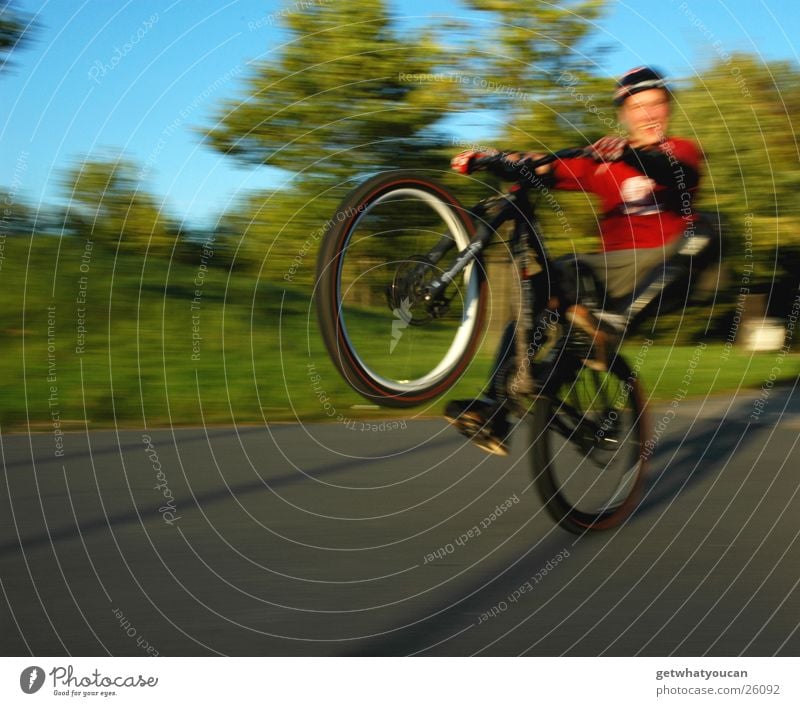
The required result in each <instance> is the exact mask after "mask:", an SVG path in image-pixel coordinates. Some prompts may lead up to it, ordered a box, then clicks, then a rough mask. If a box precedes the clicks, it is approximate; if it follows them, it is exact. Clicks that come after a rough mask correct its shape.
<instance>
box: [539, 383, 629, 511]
mask: <svg viewBox="0 0 800 706" xmlns="http://www.w3.org/2000/svg"><path fill="white" fill-rule="evenodd" d="M634 383H635V381H634V379H633V378H632V377H630V376H629V377H627V378H621V377H620V376H618V375H617V374H615V373H614V372H609V373H598V372H596V371H591V370H588V369H586V368H583V369H582V370H581V371H580V372H579V374H578V376H577V378H576V379H575V380H574V381H573V382H571V383H570V384H569V385H564V386H562V388H561V389H560V390H559V391H558V393H557V394H556V396H555V398H554V399H553V401H552V403H551V405H550V413H549V417H550V419H549V420H548V421H549V423H548V426H547V432H546V433H547V434H548V435H549V438H548V447H549V466H548V468H547V472H548V474H549V476H550V479H551V481H552V485H553V494H554V496H556V497H555V499H556V500H557V501H559V502H560V503H561V504H562V506H563V507H564V509H565V510H566V511H568V512H569V513H570V514H571V516H572V519H574V520H576V521H579V522H583V523H585V524H591V523H594V522H596V521H597V520H598V519H600V518H603V517H606V516H609V515H613V514H614V513H616V512H618V511H619V510H620V509H621V508H622V507H624V506H625V505H626V503H628V502H629V501H630V500H631V498H632V497H634V495H635V489H636V487H637V484H638V482H639V478H640V472H641V466H642V461H641V446H640V444H641V439H640V415H641V409H640V407H639V404H638V399H637V397H636V394H637V393H636V388H635V384H634Z"/></svg>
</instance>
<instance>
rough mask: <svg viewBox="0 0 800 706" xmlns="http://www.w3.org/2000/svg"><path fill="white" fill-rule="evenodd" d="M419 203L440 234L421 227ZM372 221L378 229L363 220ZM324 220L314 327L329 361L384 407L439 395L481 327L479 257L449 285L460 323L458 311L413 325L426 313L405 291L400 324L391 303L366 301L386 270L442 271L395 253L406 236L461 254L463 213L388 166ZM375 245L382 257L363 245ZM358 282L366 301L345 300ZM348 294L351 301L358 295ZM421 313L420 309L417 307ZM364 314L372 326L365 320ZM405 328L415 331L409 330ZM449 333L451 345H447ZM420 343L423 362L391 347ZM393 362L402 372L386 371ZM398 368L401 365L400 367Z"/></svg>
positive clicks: (435, 190) (445, 195)
mask: <svg viewBox="0 0 800 706" xmlns="http://www.w3.org/2000/svg"><path fill="white" fill-rule="evenodd" d="M398 204H399V206H398ZM426 209H429V210H430V213H431V214H432V215H430V218H431V219H432V220H436V219H437V218H440V219H441V221H442V223H443V224H444V226H446V231H445V232H444V235H442V233H435V232H433V229H429V228H428V227H427V222H426V221H425V218H427V217H428V214H427V211H426ZM384 211H385V212H386V213H384ZM395 211H396V212H397V216H396V217H394V212H395ZM417 211H418V212H419V215H418V216H417V220H418V221H419V222H420V223H421V224H422V223H423V222H424V225H425V227H423V226H422V225H419V227H418V230H419V232H416V231H415V228H417V226H416V225H415V222H414V218H413V217H412V215H411V214H412V212H413V213H414V214H416V213H417ZM370 214H371V215H370ZM370 218H373V219H374V220H375V221H376V223H377V224H378V225H379V226H380V227H377V226H375V225H374V224H372V225H370V224H369V219H370ZM331 222H332V223H333V225H332V227H331V228H330V229H329V230H328V232H327V233H326V234H325V236H324V239H323V242H322V245H321V247H320V251H319V255H318V260H317V282H316V291H315V297H316V303H317V318H318V322H319V328H320V332H321V334H322V338H323V341H324V343H325V347H326V349H327V351H328V353H329V355H330V358H331V360H332V361H333V364H334V366H335V367H336V368H337V370H338V371H339V373H340V374H341V375H342V377H343V378H344V379H345V381H346V382H347V383H348V385H350V387H352V388H353V389H354V390H355V391H356V392H358V393H359V394H360V395H362V396H363V397H365V398H366V399H367V400H369V401H370V402H373V403H375V404H379V405H381V406H385V407H401V408H402V407H412V406H415V405H420V404H423V403H425V402H427V401H429V400H431V399H433V398H435V397H437V396H439V395H441V394H442V393H444V392H446V391H447V390H448V389H450V387H452V386H453V384H455V382H456V381H457V380H458V379H459V378H460V376H461V375H462V374H463V373H464V371H465V369H466V368H467V366H468V365H469V363H470V361H471V360H472V358H473V356H474V355H475V352H476V350H477V347H478V344H479V339H480V334H481V332H482V330H483V321H484V317H485V309H486V302H485V300H486V278H485V273H484V271H483V267H482V265H481V263H480V262H477V261H476V262H475V263H473V264H471V265H469V266H468V268H467V269H466V270H465V271H464V273H463V274H462V275H461V279H460V280H459V282H460V284H461V286H460V287H459V282H456V283H454V284H451V285H450V286H451V287H453V286H455V288H456V290H457V294H458V295H459V297H460V298H459V297H455V296H454V299H456V298H459V301H458V302H457V304H460V306H461V309H462V310H463V311H462V314H461V319H460V320H459V318H458V317H459V314H458V312H455V313H453V314H452V315H451V316H446V317H442V321H441V322H429V323H428V324H422V325H420V324H418V323H416V324H414V326H413V327H412V326H409V325H408V324H409V323H414V321H415V319H414V317H415V316H419V317H420V318H424V317H423V316H422V315H421V314H417V313H415V312H414V311H413V308H414V307H413V306H412V305H411V304H410V303H409V302H410V297H408V298H406V299H404V300H403V302H402V303H403V304H404V305H406V308H407V311H406V314H407V316H406V318H409V317H410V318H409V321H405V322H404V323H405V328H403V325H402V324H403V322H402V321H401V322H400V324H399V325H398V309H397V308H395V309H394V310H393V309H392V308H391V305H390V306H385V304H384V305H383V309H381V306H380V305H378V304H375V303H374V302H372V299H373V298H374V296H375V295H376V290H377V289H378V288H379V286H384V285H385V284H386V282H387V281H389V280H391V277H392V273H394V276H395V278H396V277H397V272H398V270H400V268H403V267H405V268H409V267H411V266H412V265H413V266H415V267H418V268H421V269H422V270H424V271H425V273H426V274H427V275H430V274H431V273H441V271H442V269H441V267H436V266H428V265H427V264H425V263H424V262H423V263H422V264H421V265H420V264H419V263H420V261H421V255H420V253H412V252H396V250H402V248H403V246H404V245H405V244H406V243H408V242H409V241H411V242H414V243H416V242H417V240H420V239H425V240H426V241H427V240H428V239H431V240H432V239H435V238H436V237H438V238H442V237H452V240H453V247H454V248H456V249H457V250H463V249H464V248H465V247H466V246H467V245H468V244H469V241H470V240H471V239H472V238H473V237H474V235H475V228H474V225H473V222H472V218H471V217H470V215H469V213H468V212H467V211H466V210H465V209H464V208H463V207H462V206H461V204H460V203H459V202H458V200H457V199H456V198H455V197H454V196H453V195H452V194H451V193H449V192H448V191H447V190H446V189H445V188H444V187H443V186H441V185H440V184H438V183H437V182H435V181H434V180H432V179H430V178H428V177H426V176H422V175H418V174H413V173H409V172H404V171H392V172H386V173H383V174H379V175H376V176H374V177H371V178H369V179H367V180H366V181H364V182H363V183H362V184H360V185H359V186H358V187H356V188H355V189H354V190H353V191H352V192H351V193H350V194H349V195H348V196H347V197H346V198H345V199H344V201H343V202H342V204H341V205H340V207H339V210H338V211H337V212H336V214H335V215H334V217H333V218H332V219H331ZM370 228H372V230H370ZM429 230H430V231H431V232H428V231H429ZM362 231H363V232H362ZM378 247H383V248H384V249H386V250H387V252H388V255H385V256H384V255H376V254H375V253H374V252H372V251H371V250H370V248H371V249H372V250H375V249H376V248H378ZM423 250H424V248H423ZM353 251H355V252H353ZM359 251H364V252H367V253H368V255H369V257H368V258H362V260H363V261H362V260H359V255H358V254H357V253H358V252H359ZM415 257H416V259H414V258H415ZM409 263H411V264H409ZM345 280H346V281H345ZM365 281H366V284H364V282H365ZM401 281H404V280H401ZM358 287H361V288H362V290H365V291H366V296H367V299H368V302H369V304H370V306H363V305H360V304H351V303H350V301H349V299H348V297H351V294H352V291H353V290H354V289H357V288H358ZM351 298H352V299H353V300H357V299H358V297H356V296H355V295H352V297H351ZM359 307H360V308H359ZM419 310H420V311H421V310H422V307H421V305H420V306H419ZM400 313H401V314H402V313H403V312H400ZM367 319H369V324H365V323H363V322H364V321H366V320H367ZM445 319H446V324H447V325H445ZM425 325H427V326H428V329H427V331H428V333H429V338H428V339H425V337H424V335H423V334H422V333H419V334H418V333H417V328H422V327H423V326H425ZM437 326H438V328H437ZM448 327H449V328H448ZM412 328H413V331H409V330H407V329H412ZM373 334H374V335H373ZM390 334H391V338H388V337H389V335H390ZM451 336H452V341H449V337H451ZM417 340H419V341H420V342H422V343H425V342H426V340H427V345H425V346H422V345H420V346H418V347H417V350H420V349H423V351H424V353H425V355H427V356H430V359H431V360H432V361H433V362H431V363H430V364H429V363H428V362H427V359H425V360H422V361H420V360H419V359H417V358H420V356H419V355H418V356H416V358H415V356H414V355H411V354H408V355H406V356H405V357H403V355H396V353H397V351H395V349H394V346H395V345H403V346H405V347H406V348H408V349H409V350H411V352H412V353H413V349H412V346H413V345H414V343H415V342H417ZM448 341H449V342H448ZM387 342H388V344H389V345H388V352H387V351H386V350H385V349H384V348H381V347H380V346H384V347H385V345H386V343H387ZM437 345H440V346H441V347H442V348H443V349H445V353H444V354H443V356H442V357H441V358H440V359H437V358H436V356H437V352H436V350H434V349H435V348H436V346H437ZM392 355H395V357H394V358H392ZM398 361H400V362H399V363H398ZM395 363H397V368H398V370H401V369H402V370H403V372H402V373H400V372H398V373H397V374H394V371H393V370H392V372H387V371H385V370H384V367H386V366H388V365H389V364H395ZM402 365H407V368H405V369H403V368H402ZM425 366H428V367H429V368H430V369H427V368H426V367H425Z"/></svg>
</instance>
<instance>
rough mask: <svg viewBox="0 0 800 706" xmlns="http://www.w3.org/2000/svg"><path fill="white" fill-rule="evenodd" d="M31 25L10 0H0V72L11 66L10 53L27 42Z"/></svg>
mask: <svg viewBox="0 0 800 706" xmlns="http://www.w3.org/2000/svg"><path fill="white" fill-rule="evenodd" d="M31 26H32V25H31V22H30V19H29V18H28V17H27V16H26V15H24V14H22V13H21V12H19V11H18V10H17V9H16V8H15V7H14V5H13V4H12V3H11V2H10V0H0V74H2V72H3V71H5V70H6V69H8V68H9V67H10V66H11V61H10V57H11V54H12V53H13V52H15V51H16V50H18V49H20V48H21V47H23V46H24V45H25V44H27V43H28V41H29V39H30V33H31Z"/></svg>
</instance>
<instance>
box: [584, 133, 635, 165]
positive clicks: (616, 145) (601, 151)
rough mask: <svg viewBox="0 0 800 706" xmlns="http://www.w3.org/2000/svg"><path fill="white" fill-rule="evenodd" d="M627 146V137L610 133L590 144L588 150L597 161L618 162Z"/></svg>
mask: <svg viewBox="0 0 800 706" xmlns="http://www.w3.org/2000/svg"><path fill="white" fill-rule="evenodd" d="M627 146H628V140H627V138H625V137H615V136H614V135H608V136H607V137H601V138H600V139H599V140H598V141H597V142H595V143H594V144H593V145H590V146H589V147H588V148H587V150H586V151H587V152H588V154H589V156H590V157H591V158H592V159H594V160H595V161H596V162H616V161H618V160H619V159H621V158H622V153H623V152H625V148H626V147H627Z"/></svg>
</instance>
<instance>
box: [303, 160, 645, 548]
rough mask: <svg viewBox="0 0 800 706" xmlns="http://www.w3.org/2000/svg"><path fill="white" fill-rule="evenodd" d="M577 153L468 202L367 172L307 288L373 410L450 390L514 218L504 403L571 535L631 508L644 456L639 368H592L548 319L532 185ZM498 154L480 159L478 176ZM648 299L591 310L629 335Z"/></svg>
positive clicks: (548, 263) (340, 360) (616, 357)
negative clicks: (515, 306)
mask: <svg viewBox="0 0 800 706" xmlns="http://www.w3.org/2000/svg"><path fill="white" fill-rule="evenodd" d="M582 153H583V151H582V150H563V151H561V152H558V153H554V154H551V155H547V156H545V157H543V158H540V159H538V160H532V159H527V160H521V161H520V162H517V163H516V164H515V165H514V169H516V170H517V171H518V173H519V176H520V178H518V179H517V180H516V181H515V183H514V184H513V185H512V186H511V188H510V189H509V190H507V191H506V192H504V193H502V194H498V195H494V196H491V197H489V198H486V199H483V200H482V201H480V202H479V203H478V204H476V205H475V206H474V207H473V208H471V209H466V208H464V207H463V206H462V205H461V204H460V203H459V201H458V200H457V199H456V197H455V196H453V195H452V194H451V193H450V192H449V191H448V190H447V189H446V188H444V187H443V186H441V185H440V184H439V183H437V182H436V181H435V180H433V179H432V178H429V177H428V176H426V175H424V174H420V173H409V172H404V171H392V172H387V173H383V174H379V175H376V176H373V177H371V178H368V179H367V180H366V181H364V182H363V183H362V184H360V185H359V186H358V187H356V188H355V189H354V190H353V191H351V193H350V194H349V195H348V196H347V197H346V198H345V199H344V201H343V202H342V204H341V206H340V209H339V211H338V212H337V214H336V215H335V217H334V219H333V223H334V225H333V226H332V227H331V228H330V229H329V230H328V232H327V233H326V235H325V237H324V240H323V243H322V245H321V248H320V252H319V257H318V263H317V284H316V290H315V296H316V298H317V314H318V321H319V325H320V330H321V332H322V337H323V340H324V342H325V345H326V348H327V350H328V353H329V354H330V356H331V359H332V361H333V363H334V365H335V366H336V368H337V369H338V371H339V372H340V373H341V375H342V376H343V377H344V379H345V380H346V381H347V383H348V384H349V385H350V386H351V387H352V388H353V389H355V390H356V391H357V392H358V393H360V394H361V395H362V396H363V397H365V398H366V399H368V400H370V401H371V402H373V403H376V404H379V405H382V406H387V407H411V406H415V405H419V404H423V403H425V402H427V401H430V400H432V399H433V398H435V397H438V396H439V395H441V394H442V393H444V392H445V391H447V390H448V389H450V387H452V385H453V384H454V383H455V382H456V381H457V380H458V379H459V378H460V377H461V376H462V374H463V373H464V371H465V370H466V368H467V366H468V365H469V364H470V362H471V360H472V358H473V356H474V355H475V352H476V350H477V348H478V346H479V343H480V338H481V333H482V328H483V325H484V320H485V314H486V299H487V278H486V269H485V266H484V258H483V253H484V252H485V250H486V248H487V247H489V246H490V244H492V241H493V240H495V239H496V237H497V231H498V229H499V228H500V227H501V226H502V225H503V224H505V223H507V222H509V221H511V222H512V225H513V230H512V236H511V240H510V243H509V244H510V248H511V253H512V257H513V261H514V263H515V265H516V268H517V271H518V273H519V281H520V284H521V288H522V297H521V304H520V306H521V309H520V316H519V318H518V321H517V324H516V333H515V335H514V337H513V341H512V343H511V344H509V345H513V347H514V349H515V352H516V355H515V356H513V358H511V360H513V361H514V366H515V367H516V370H508V371H507V373H508V374H507V381H508V384H507V395H508V401H509V403H510V405H511V408H512V409H513V410H514V411H515V414H516V415H517V416H519V417H520V418H521V419H523V418H525V417H527V418H529V419H530V427H531V430H532V437H533V438H532V443H531V447H530V452H531V453H530V456H531V461H532V463H531V471H532V474H533V479H534V482H535V484H536V487H537V490H538V493H539V495H540V496H541V499H542V501H543V503H544V506H545V507H546V509H547V511H548V512H549V514H550V515H551V517H552V518H553V519H554V520H555V521H556V522H557V523H558V524H560V525H561V526H562V527H564V528H565V529H567V530H570V531H572V532H576V533H582V532H585V531H587V530H597V529H607V528H611V527H616V526H618V525H620V524H621V523H622V522H624V521H625V520H626V519H627V518H628V517H629V516H630V515H631V513H632V512H633V510H634V509H635V507H636V506H637V504H638V502H639V499H640V496H641V491H642V487H643V483H644V477H645V471H646V458H647V456H646V454H645V453H644V444H645V440H646V438H647V422H646V412H645V403H644V397H643V394H642V390H641V385H640V382H639V379H638V371H633V370H632V369H631V368H630V366H629V365H628V364H627V363H626V361H625V360H624V358H623V357H622V356H621V355H620V354H619V353H618V352H616V351H609V352H608V353H607V355H606V361H605V366H600V367H601V369H599V370H598V369H593V368H591V367H589V365H587V364H585V363H586V361H587V359H589V358H590V357H591V351H590V350H589V348H590V347H591V345H592V342H591V340H587V339H586V337H585V335H584V336H580V335H576V334H575V333H574V332H572V331H570V330H566V329H565V327H564V326H563V324H562V323H561V322H560V321H556V322H553V321H552V320H551V321H549V322H548V321H547V320H546V319H545V317H550V318H551V319H552V318H553V312H549V313H546V312H547V311H548V310H546V308H545V303H546V302H547V301H548V299H549V297H551V296H553V295H555V296H558V294H559V291H560V290H559V283H558V277H556V276H553V273H554V272H555V268H556V266H557V263H556V262H555V261H553V260H551V259H550V258H549V257H548V254H547V252H546V250H545V247H544V243H543V240H542V238H541V233H540V228H539V226H538V224H537V222H536V219H535V209H534V205H533V203H532V201H531V198H530V194H531V192H532V191H533V190H534V189H535V188H538V187H539V185H540V184H541V182H537V178H536V177H535V169H536V167H537V166H539V165H541V164H546V163H548V162H550V161H554V160H555V159H558V158H559V157H569V156H576V155H577V154H582ZM501 160H502V156H490V157H482V158H479V159H477V160H476V162H475V164H474V168H473V171H475V170H477V169H480V168H485V169H491V168H493V167H497V166H498V164H500V161H501ZM504 165H505V167H504V168H506V169H507V168H508V163H507V162H504ZM453 251H455V253H453ZM448 255H449V256H450V257H449V258H448V257H447V256H448ZM537 266H538V270H539V271H538V274H533V273H534V269H535V268H536V267H537ZM587 276H588V277H589V279H590V280H591V279H592V278H591V275H590V273H586V272H583V273H582V277H583V278H586V277H587ZM595 284H596V283H595ZM655 295H657V292H656V294H655ZM655 295H654V293H653V291H650V293H649V294H647V293H645V295H643V297H644V298H643V297H642V296H640V297H637V299H636V300H635V301H634V302H632V303H631V304H630V305H629V306H628V307H627V308H626V309H625V310H623V311H615V312H613V311H603V310H601V309H600V308H598V306H597V302H595V306H594V313H595V315H596V316H598V317H599V318H600V319H602V320H603V322H604V323H603V325H604V326H609V325H610V326H612V328H613V330H614V331H616V332H617V333H618V334H620V335H624V333H625V331H626V328H627V326H628V324H629V322H630V321H632V320H633V319H635V317H636V315H637V314H638V313H640V312H641V311H642V310H643V309H644V308H646V304H647V301H648V300H649V301H652V298H653V296H655ZM543 322H544V325H545V326H550V325H552V326H553V327H554V328H555V329H556V330H557V333H558V335H551V336H549V338H548V340H549V344H548V345H547V346H543V345H539V344H538V343H537V341H536V337H537V335H538V336H539V339H540V340H541V339H543V338H545V337H544V336H542V330H543V329H542V326H543ZM389 332H391V339H390V340H389V346H388V351H387V348H386V341H387V334H388V333H389ZM379 334H380V335H379ZM603 367H604V368H605V370H603V369H602V368H603ZM535 380H540V384H539V385H535V384H533V382H534V381H535Z"/></svg>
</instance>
